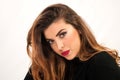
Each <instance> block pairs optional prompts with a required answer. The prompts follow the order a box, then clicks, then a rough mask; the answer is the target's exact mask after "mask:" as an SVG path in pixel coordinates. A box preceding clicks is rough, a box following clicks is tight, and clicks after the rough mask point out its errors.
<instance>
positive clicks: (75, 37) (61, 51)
mask: <svg viewBox="0 0 120 80" xmlns="http://www.w3.org/2000/svg"><path fill="white" fill-rule="evenodd" d="M44 35H45V38H46V40H47V42H48V43H49V44H50V46H51V48H52V49H53V50H54V51H55V52H56V53H57V54H58V55H60V56H62V57H64V58H66V59H67V60H72V59H73V58H75V57H76V56H77V54H78V53H79V51H80V45H81V43H80V42H81V41H80V36H79V34H78V31H77V30H76V29H75V28H74V27H73V26H72V25H71V24H68V23H66V22H65V21H64V19H60V20H58V21H56V22H53V23H52V24H51V25H50V26H49V27H48V28H47V29H46V30H45V31H44Z"/></svg>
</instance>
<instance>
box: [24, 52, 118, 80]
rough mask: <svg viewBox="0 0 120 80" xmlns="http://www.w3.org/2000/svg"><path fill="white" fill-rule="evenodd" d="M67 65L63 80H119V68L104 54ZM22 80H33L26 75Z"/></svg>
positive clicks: (73, 61)
mask: <svg viewBox="0 0 120 80" xmlns="http://www.w3.org/2000/svg"><path fill="white" fill-rule="evenodd" d="M67 64H68V66H67V68H66V73H65V79H64V80H120V67H118V65H117V63H116V61H115V59H114V58H113V57H112V56H110V55H109V54H108V53H106V52H101V53H98V54H96V55H94V56H93V57H92V58H91V59H89V60H88V61H80V60H79V59H78V58H75V59H73V60H70V61H68V62H67ZM70 77H71V78H70ZM24 80H33V78H32V75H31V74H29V73H27V75H26V77H25V79H24Z"/></svg>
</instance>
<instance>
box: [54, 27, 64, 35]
mask: <svg viewBox="0 0 120 80" xmlns="http://www.w3.org/2000/svg"><path fill="white" fill-rule="evenodd" d="M63 30H64V29H61V30H60V31H58V33H57V34H56V37H57V36H58V35H59V34H60V33H61V32H62V31H63Z"/></svg>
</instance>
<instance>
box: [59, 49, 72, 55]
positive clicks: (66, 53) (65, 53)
mask: <svg viewBox="0 0 120 80" xmlns="http://www.w3.org/2000/svg"><path fill="white" fill-rule="evenodd" d="M69 52H70V50H67V51H64V52H62V53H61V54H62V55H63V56H66V55H68V54H69Z"/></svg>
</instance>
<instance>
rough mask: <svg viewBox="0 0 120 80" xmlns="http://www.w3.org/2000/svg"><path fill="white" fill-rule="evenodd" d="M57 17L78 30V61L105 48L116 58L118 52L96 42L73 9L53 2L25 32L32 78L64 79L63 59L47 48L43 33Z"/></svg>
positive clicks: (36, 79)
mask: <svg viewBox="0 0 120 80" xmlns="http://www.w3.org/2000/svg"><path fill="white" fill-rule="evenodd" d="M59 19H64V21H65V22H66V23H68V24H71V25H73V27H74V28H75V29H77V30H78V32H80V33H79V35H80V37H81V49H80V52H79V53H78V57H79V59H80V60H83V61H86V60H88V59H89V58H91V57H92V56H93V55H95V54H97V53H99V52H101V51H107V52H108V53H109V54H110V55H112V56H113V57H114V58H115V59H116V61H118V59H119V57H118V53H117V52H116V51H114V50H111V49H109V48H106V47H104V46H102V45H100V44H98V43H97V41H96V39H95V37H94V36H93V34H92V32H91V31H90V30H89V28H88V26H87V25H86V23H85V22H84V21H83V19H82V18H81V17H80V16H79V15H78V14H77V13H76V12H75V11H73V10H72V9H71V8H70V7H68V6H67V5H64V4H53V5H51V6H48V7H47V8H45V9H44V10H43V11H42V12H41V13H40V14H39V15H38V17H37V18H36V20H35V21H34V23H33V25H32V27H31V29H30V30H29V32H28V36H27V52H28V55H29V56H30V58H31V60H32V64H31V72H32V75H33V78H34V80H64V76H65V68H66V62H65V61H66V60H65V59H64V58H63V57H61V56H59V55H57V54H56V53H55V52H54V51H53V50H52V49H51V47H50V46H49V45H48V43H47V42H46V39H45V36H44V34H43V32H44V30H45V29H46V28H47V27H48V26H49V25H50V24H52V23H53V22H55V21H57V20H59ZM30 47H31V48H30ZM31 49H32V50H31Z"/></svg>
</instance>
